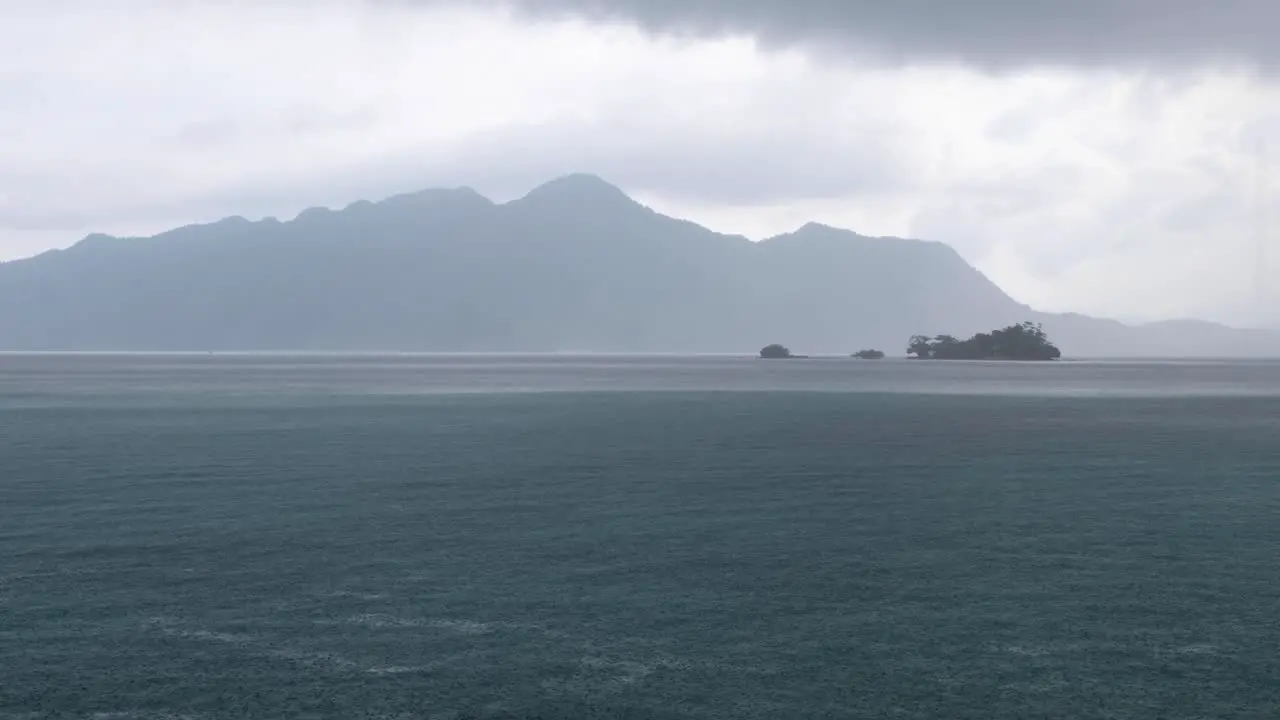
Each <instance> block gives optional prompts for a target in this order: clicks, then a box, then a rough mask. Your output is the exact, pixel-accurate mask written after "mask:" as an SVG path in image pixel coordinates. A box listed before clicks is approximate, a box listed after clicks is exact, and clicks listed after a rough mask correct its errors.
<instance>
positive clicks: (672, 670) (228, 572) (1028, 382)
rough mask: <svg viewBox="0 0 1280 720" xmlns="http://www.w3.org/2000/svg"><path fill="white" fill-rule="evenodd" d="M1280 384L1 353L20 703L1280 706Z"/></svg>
mask: <svg viewBox="0 0 1280 720" xmlns="http://www.w3.org/2000/svg"><path fill="white" fill-rule="evenodd" d="M1278 562H1280V364H1272V363H1229V362H1176V363H1175V362H1164V363H1160V362H1149V363H1136V362H1135V363H1104V362H1061V363H1053V364H1007V363H1004V364H1002V363H990V364H988V363H951V362H924V363H919V362H903V361H882V362H875V361H864V362H858V361H852V360H837V359H832V360H823V359H815V360H808V361H785V362H767V361H758V360H753V359H748V358H729V357H720V358H705V357H704V358H675V357H594V358H593V357H558V358H547V357H497V356H493V357H461V356H459V357H443V356H437V357H427V356H306V357H289V356H247V355H246V356H228V355H185V356H184V355H168V356H165V355H0V718H5V719H6V720H7V719H8V718H17V717H24V718H25V717H73V718H80V717H83V718H93V717H97V718H106V717H110V718H120V719H121V720H123V719H124V718H161V717H199V718H233V717H253V718H267V717H325V718H329V717H332V718H357V717H386V718H393V717H394V718H473V717H474V718H513V719H514V718H579V717H581V718H596V717H601V718H973V719H975V720H978V719H981V720H988V719H1002V718H1041V717H1043V718H1135V719H1137V718H1166V719H1183V718H1186V719H1190V718H1274V717H1280V653H1278V652H1277V649H1280V564H1278Z"/></svg>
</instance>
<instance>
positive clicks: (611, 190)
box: [522, 173, 634, 204]
mask: <svg viewBox="0 0 1280 720" xmlns="http://www.w3.org/2000/svg"><path fill="white" fill-rule="evenodd" d="M522 199H523V200H539V201H547V200H551V201H556V202H569V203H583V204H597V203H603V202H614V203H616V202H619V201H622V202H626V203H632V202H634V201H633V200H632V199H631V198H630V197H628V196H627V194H626V193H625V192H623V191H622V190H621V189H620V188H618V187H617V186H615V185H611V184H609V183H608V182H606V181H605V180H604V179H603V178H601V177H600V176H599V175H592V174H590V173H573V174H571V175H564V176H562V177H558V178H556V179H555V180H552V181H550V182H547V183H543V184H542V185H539V186H538V187H536V188H534V189H533V190H531V191H530V192H529V194H527V195H525V196H524V198H522Z"/></svg>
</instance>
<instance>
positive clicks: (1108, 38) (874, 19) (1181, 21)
mask: <svg viewBox="0 0 1280 720" xmlns="http://www.w3.org/2000/svg"><path fill="white" fill-rule="evenodd" d="M401 1H403V2H419V3H426V4H433V3H434V4H440V3H448V2H456V1H457V0H401ZM489 2H490V3H493V4H499V5H506V6H509V7H512V8H515V9H516V10H518V11H521V12H525V13H528V14H530V15H532V16H538V17H563V16H578V17H582V18H584V19H587V20H600V21H611V20H612V21H627V22H633V23H635V24H637V25H639V26H640V27H642V28H644V29H646V30H649V31H652V32H656V33H674V34H694V35H719V34H728V33H747V34H751V35H754V36H756V37H758V38H759V39H760V40H761V41H762V42H764V43H766V44H770V45H782V46H788V45H805V46H810V47H816V48H821V49H823V50H830V51H834V52H840V53H845V54H850V55H855V56H857V55H869V56H874V57H877V58H880V59H884V60H889V61H892V62H916V61H930V60H942V61H946V60H952V61H959V62H963V63H966V64H971V65H977V66H982V67H985V68H992V69H998V68H1008V67H1017V66H1024V65H1068V66H1113V65H1139V66H1142V65H1160V66H1188V65H1197V64H1202V63H1204V62H1218V61H1228V62H1230V61H1234V62H1245V63H1249V64H1255V65H1258V66H1261V67H1265V68H1267V69H1269V70H1270V69H1276V68H1277V67H1280V42H1277V41H1276V37H1277V35H1278V34H1280V2H1278V1H1277V0H489Z"/></svg>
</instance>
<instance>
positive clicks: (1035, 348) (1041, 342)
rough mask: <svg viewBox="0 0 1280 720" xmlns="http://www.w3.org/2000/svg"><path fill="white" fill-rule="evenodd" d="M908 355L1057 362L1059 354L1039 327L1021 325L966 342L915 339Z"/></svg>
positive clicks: (940, 337) (948, 338)
mask: <svg viewBox="0 0 1280 720" xmlns="http://www.w3.org/2000/svg"><path fill="white" fill-rule="evenodd" d="M907 355H909V356H911V358H912V359H916V360H1057V359H1058V358H1060V357H1062V351H1060V350H1059V349H1058V348H1057V346H1055V345H1054V344H1053V343H1051V342H1049V338H1048V336H1046V335H1045V333H1044V330H1043V329H1041V327H1040V324H1039V323H1032V322H1022V323H1018V324H1016V325H1010V326H1009V327H1006V328H1002V329H1000V330H992V331H991V332H989V333H978V334H977V335H974V336H973V337H971V338H969V339H968V340H960V339H957V338H955V337H953V336H951V335H938V336H936V337H932V338H931V337H929V336H927V335H914V336H912V338H911V340H910V343H909V344H908V346H907Z"/></svg>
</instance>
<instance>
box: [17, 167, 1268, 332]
mask: <svg viewBox="0 0 1280 720" xmlns="http://www.w3.org/2000/svg"><path fill="white" fill-rule="evenodd" d="M5 307H17V308H25V309H27V312H0V349H15V350H24V349H37V350H38V349H48V350H56V349H62V350H77V349H90V350H92V349H131V350H203V349H228V350H257V349H262V350H277V349H279V350H421V351H437V350H438V351H470V350H477V351H557V350H561V349H575V350H599V351H606V352H650V351H656V352H680V351H692V352H703V351H705V352H722V351H723V352H753V351H754V350H756V349H758V348H759V347H761V346H763V345H765V344H767V343H770V342H785V343H786V344H788V345H789V346H791V347H795V348H798V349H802V350H805V351H808V352H817V353H821V352H848V351H850V348H855V349H856V348H857V347H868V346H873V345H874V346H883V347H885V349H886V350H888V351H889V353H890V354H891V355H892V354H897V351H898V350H899V348H898V346H899V345H903V346H904V347H905V341H906V339H907V338H908V337H909V336H910V335H912V334H915V333H926V334H939V333H947V334H954V335H961V336H966V335H968V334H971V333H973V332H977V331H981V330H989V329H991V328H992V327H997V326H1001V325H1003V324H1008V323H1012V322H1017V321H1021V320H1027V319H1030V320H1035V321H1040V322H1043V323H1044V324H1045V327H1046V330H1047V331H1049V333H1050V335H1051V336H1052V337H1053V339H1054V340H1055V341H1057V342H1058V344H1059V345H1060V346H1062V348H1063V350H1064V352H1065V353H1066V354H1067V355H1069V356H1092V355H1151V354H1156V355H1161V354H1166V355H1175V356H1176V355H1183V356H1186V355H1206V354H1208V355H1214V354H1217V353H1219V352H1222V351H1223V350H1227V351H1230V352H1232V353H1234V354H1242V355H1248V356H1257V355H1271V354H1275V355H1280V339H1278V338H1280V336H1277V335H1276V334H1273V333H1266V332H1264V331H1244V330H1236V329H1232V328H1227V327H1226V326H1221V325H1216V324H1212V323H1202V322H1201V321H1195V323H1197V324H1196V325H1195V326H1194V327H1190V326H1188V325H1187V324H1186V321H1166V323H1162V324H1151V325H1138V326H1127V325H1123V324H1120V323H1118V322H1116V321H1110V320H1105V319H1096V318H1088V317H1085V316H1082V315H1072V314H1051V313H1040V312H1037V311H1035V310H1033V309H1031V308H1030V307H1028V306H1026V305H1025V304H1022V303H1019V302H1018V301H1016V300H1014V299H1013V298H1012V297H1010V296H1009V295H1008V294H1007V293H1005V292H1004V291H1003V290H1001V289H1000V288H999V287H998V286H996V285H995V284H994V283H992V282H991V281H990V280H989V279H988V278H987V277H986V276H985V275H983V274H982V273H981V272H980V271H978V270H977V269H976V268H974V267H973V266H972V265H970V264H968V263H967V262H965V261H964V259H963V258H962V257H961V256H960V255H959V253H957V252H956V251H955V249H954V248H952V247H951V246H949V245H947V244H945V243H942V242H939V241H936V240H918V239H909V238H908V239H904V238H889V237H880V238H873V237H868V236H863V235H860V234H858V233H855V232H853V231H850V230H845V229H841V228H836V227H832V226H829V225H825V224H821V223H815V222H810V223H805V224H804V225H802V226H801V227H799V228H797V229H796V230H794V231H792V232H790V233H782V234H779V235H776V236H773V237H771V238H767V239H764V240H761V241H759V242H753V241H750V240H748V239H747V238H745V237H743V236H741V235H728V234H722V233H718V232H715V231H713V230H710V229H708V228H705V227H703V226H701V225H698V224H696V223H693V222H691V221H688V220H683V219H679V218H673V217H668V216H666V215H663V214H661V213H658V212H656V211H654V210H653V209H652V208H649V207H647V206H645V205H643V204H641V203H639V202H637V201H635V200H634V199H632V198H631V197H629V196H628V195H627V194H626V193H625V192H623V191H622V190H621V189H619V188H618V187H616V186H614V185H612V184H610V183H608V182H606V181H604V180H603V179H602V178H600V177H598V176H596V175H590V174H585V173H579V174H573V175H568V176H563V177H560V178H556V179H554V180H552V181H550V182H547V183H544V184H542V185H540V186H538V187H537V188H534V189H533V190H531V191H530V192H529V193H526V194H525V195H523V196H521V197H519V198H516V199H514V200H511V201H508V202H504V203H495V202H493V201H492V200H490V199H488V198H486V197H484V196H483V195H481V194H480V193H478V192H476V191H475V190H474V189H472V188H468V187H458V188H439V189H428V190H422V191H417V192H410V193H402V194H398V195H392V196H390V197H387V198H384V199H382V200H378V201H373V202H371V201H367V200H362V201H356V202H352V203H349V204H347V205H346V206H344V207H342V208H341V209H331V208H321V207H312V208H307V209H305V210H303V211H301V212H299V213H298V214H297V215H296V216H294V217H293V218H292V219H289V220H284V221H281V220H277V219H275V218H263V219H260V220H249V219H246V218H243V217H240V216H230V217H227V218H223V219H221V220H218V221H214V222H210V223H196V224H190V225H185V226H181V227H178V228H173V229H171V230H168V231H165V232H163V233H158V234H156V235H152V236H149V237H113V236H110V235H105V234H101V233H94V234H91V235H88V236H86V237H85V238H84V239H82V240H81V241H80V242H78V243H76V244H75V245H73V246H71V247H69V248H66V249H64V250H58V251H50V252H47V253H42V254H40V255H37V256H35V257H32V258H26V259H23V260H15V261H10V262H8V263H3V264H0V310H2V309H3V308H5ZM1170 323H1172V324H1170ZM1192 336H1194V337H1192ZM1223 346H1226V347H1223ZM1207 351H1212V352H1207Z"/></svg>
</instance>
